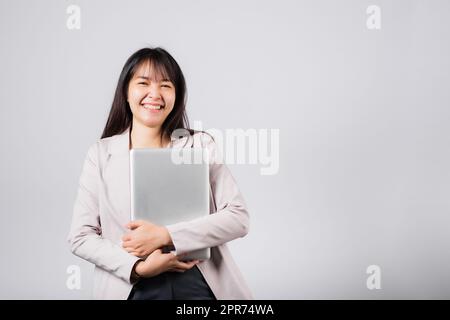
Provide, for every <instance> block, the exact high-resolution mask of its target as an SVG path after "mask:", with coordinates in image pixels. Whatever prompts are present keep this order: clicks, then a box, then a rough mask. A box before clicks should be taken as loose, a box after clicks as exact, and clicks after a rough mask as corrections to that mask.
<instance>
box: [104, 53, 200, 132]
mask: <svg viewBox="0 0 450 320" xmlns="http://www.w3.org/2000/svg"><path fill="white" fill-rule="evenodd" d="M145 63H149V64H150V66H151V68H152V70H154V71H155V72H156V73H158V76H160V77H162V78H164V79H168V80H170V81H171V82H172V83H173V85H174V86H175V105H174V107H173V109H172V111H171V112H170V114H169V115H168V116H167V118H166V120H165V121H164V123H163V124H162V130H161V139H162V138H163V136H164V134H165V135H166V136H168V137H170V136H171V134H172V132H173V131H174V130H175V129H186V130H188V131H189V132H190V133H191V134H192V133H193V130H191V129H190V128H189V120H188V117H187V114H186V100H187V93H186V81H185V79H184V76H183V72H182V71H181V69H180V66H179V65H178V63H177V62H176V61H175V59H174V58H173V57H172V56H171V55H170V54H169V53H168V52H167V51H166V50H164V49H162V48H160V47H156V48H143V49H140V50H138V51H136V52H135V53H133V54H132V55H131V57H129V58H128V60H127V61H126V62H125V65H124V66H123V68H122V72H121V73H120V77H119V81H118V83H117V87H116V92H115V94H114V100H113V103H112V106H111V110H110V112H109V116H108V120H107V122H106V125H105V129H103V133H102V136H101V139H103V138H107V137H111V136H114V135H116V134H121V133H123V132H124V131H125V130H127V129H128V128H131V125H132V119H133V114H132V113H131V109H130V106H129V104H128V101H127V96H128V86H129V83H130V80H131V79H132V78H133V76H134V74H135V73H136V71H137V70H138V68H139V67H140V66H142V65H143V64H145Z"/></svg>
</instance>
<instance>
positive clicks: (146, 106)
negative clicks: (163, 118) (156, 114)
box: [142, 104, 162, 110]
mask: <svg viewBox="0 0 450 320" xmlns="http://www.w3.org/2000/svg"><path fill="white" fill-rule="evenodd" d="M142 106H143V107H144V108H145V109H151V110H159V109H162V107H161V106H152V105H150V104H144V105H142Z"/></svg>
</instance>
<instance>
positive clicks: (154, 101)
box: [128, 63, 175, 128]
mask: <svg viewBox="0 0 450 320" xmlns="http://www.w3.org/2000/svg"><path fill="white" fill-rule="evenodd" d="M128 103H129V105H130V108H131V112H132V113H133V122H134V121H139V122H140V123H141V124H143V125H145V126H147V127H150V128H158V127H161V126H162V124H163V122H164V120H166V118H167V116H168V115H169V113H170V112H171V111H172V109H173V106H174V104H175V86H174V85H173V83H172V82H170V81H169V80H167V79H159V78H158V77H156V76H155V73H154V72H153V70H152V68H151V67H150V64H148V63H147V64H143V65H142V66H140V67H139V68H138V70H137V71H136V72H135V74H134V76H133V78H132V79H131V80H130V83H129V86H128Z"/></svg>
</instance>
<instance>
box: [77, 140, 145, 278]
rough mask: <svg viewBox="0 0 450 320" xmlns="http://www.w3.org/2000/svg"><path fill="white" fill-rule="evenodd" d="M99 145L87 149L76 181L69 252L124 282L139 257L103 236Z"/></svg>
mask: <svg viewBox="0 0 450 320" xmlns="http://www.w3.org/2000/svg"><path fill="white" fill-rule="evenodd" d="M98 175H99V168H98V144H97V143H96V144H94V145H92V146H91V147H90V148H89V151H88V153H87V156H86V159H85V161H84V166H83V170H82V173H81V177H80V180H79V187H78V194H77V197H76V200H75V205H74V209H73V217H72V225H71V228H70V233H69V236H68V241H69V244H70V249H71V251H72V253H74V254H75V255H77V256H79V257H80V258H82V259H85V260H87V261H89V262H91V263H93V264H95V265H96V266H97V267H100V268H102V269H104V270H106V271H108V272H110V273H112V274H114V275H115V276H117V277H119V278H121V279H122V280H124V281H126V282H127V283H131V281H130V276H131V272H132V269H133V266H134V265H135V263H136V261H137V260H139V258H138V257H135V256H133V255H131V254H130V253H128V252H127V251H125V250H124V249H123V248H122V247H121V246H120V245H118V244H115V243H113V242H112V241H110V240H108V239H104V238H103V237H102V229H101V225H100V216H99V206H98V203H99V200H98V191H99V189H98V188H99V183H98V182H99V176H98Z"/></svg>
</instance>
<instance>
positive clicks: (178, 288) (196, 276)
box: [128, 266, 216, 300]
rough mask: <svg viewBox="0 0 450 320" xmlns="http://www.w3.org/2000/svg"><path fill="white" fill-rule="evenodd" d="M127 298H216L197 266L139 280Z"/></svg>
mask: <svg viewBox="0 0 450 320" xmlns="http://www.w3.org/2000/svg"><path fill="white" fill-rule="evenodd" d="M128 300H216V298H215V296H214V294H213V292H212V291H211V288H210V287H209V286H208V284H207V283H206V281H205V278H203V276H202V274H201V273H200V270H198V268H197V266H194V267H193V268H191V269H189V270H187V271H185V272H183V273H179V272H164V273H161V274H159V275H157V276H155V277H151V278H144V279H141V280H139V282H138V283H136V284H135V285H134V286H133V289H132V290H131V293H130V295H129V297H128Z"/></svg>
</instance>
